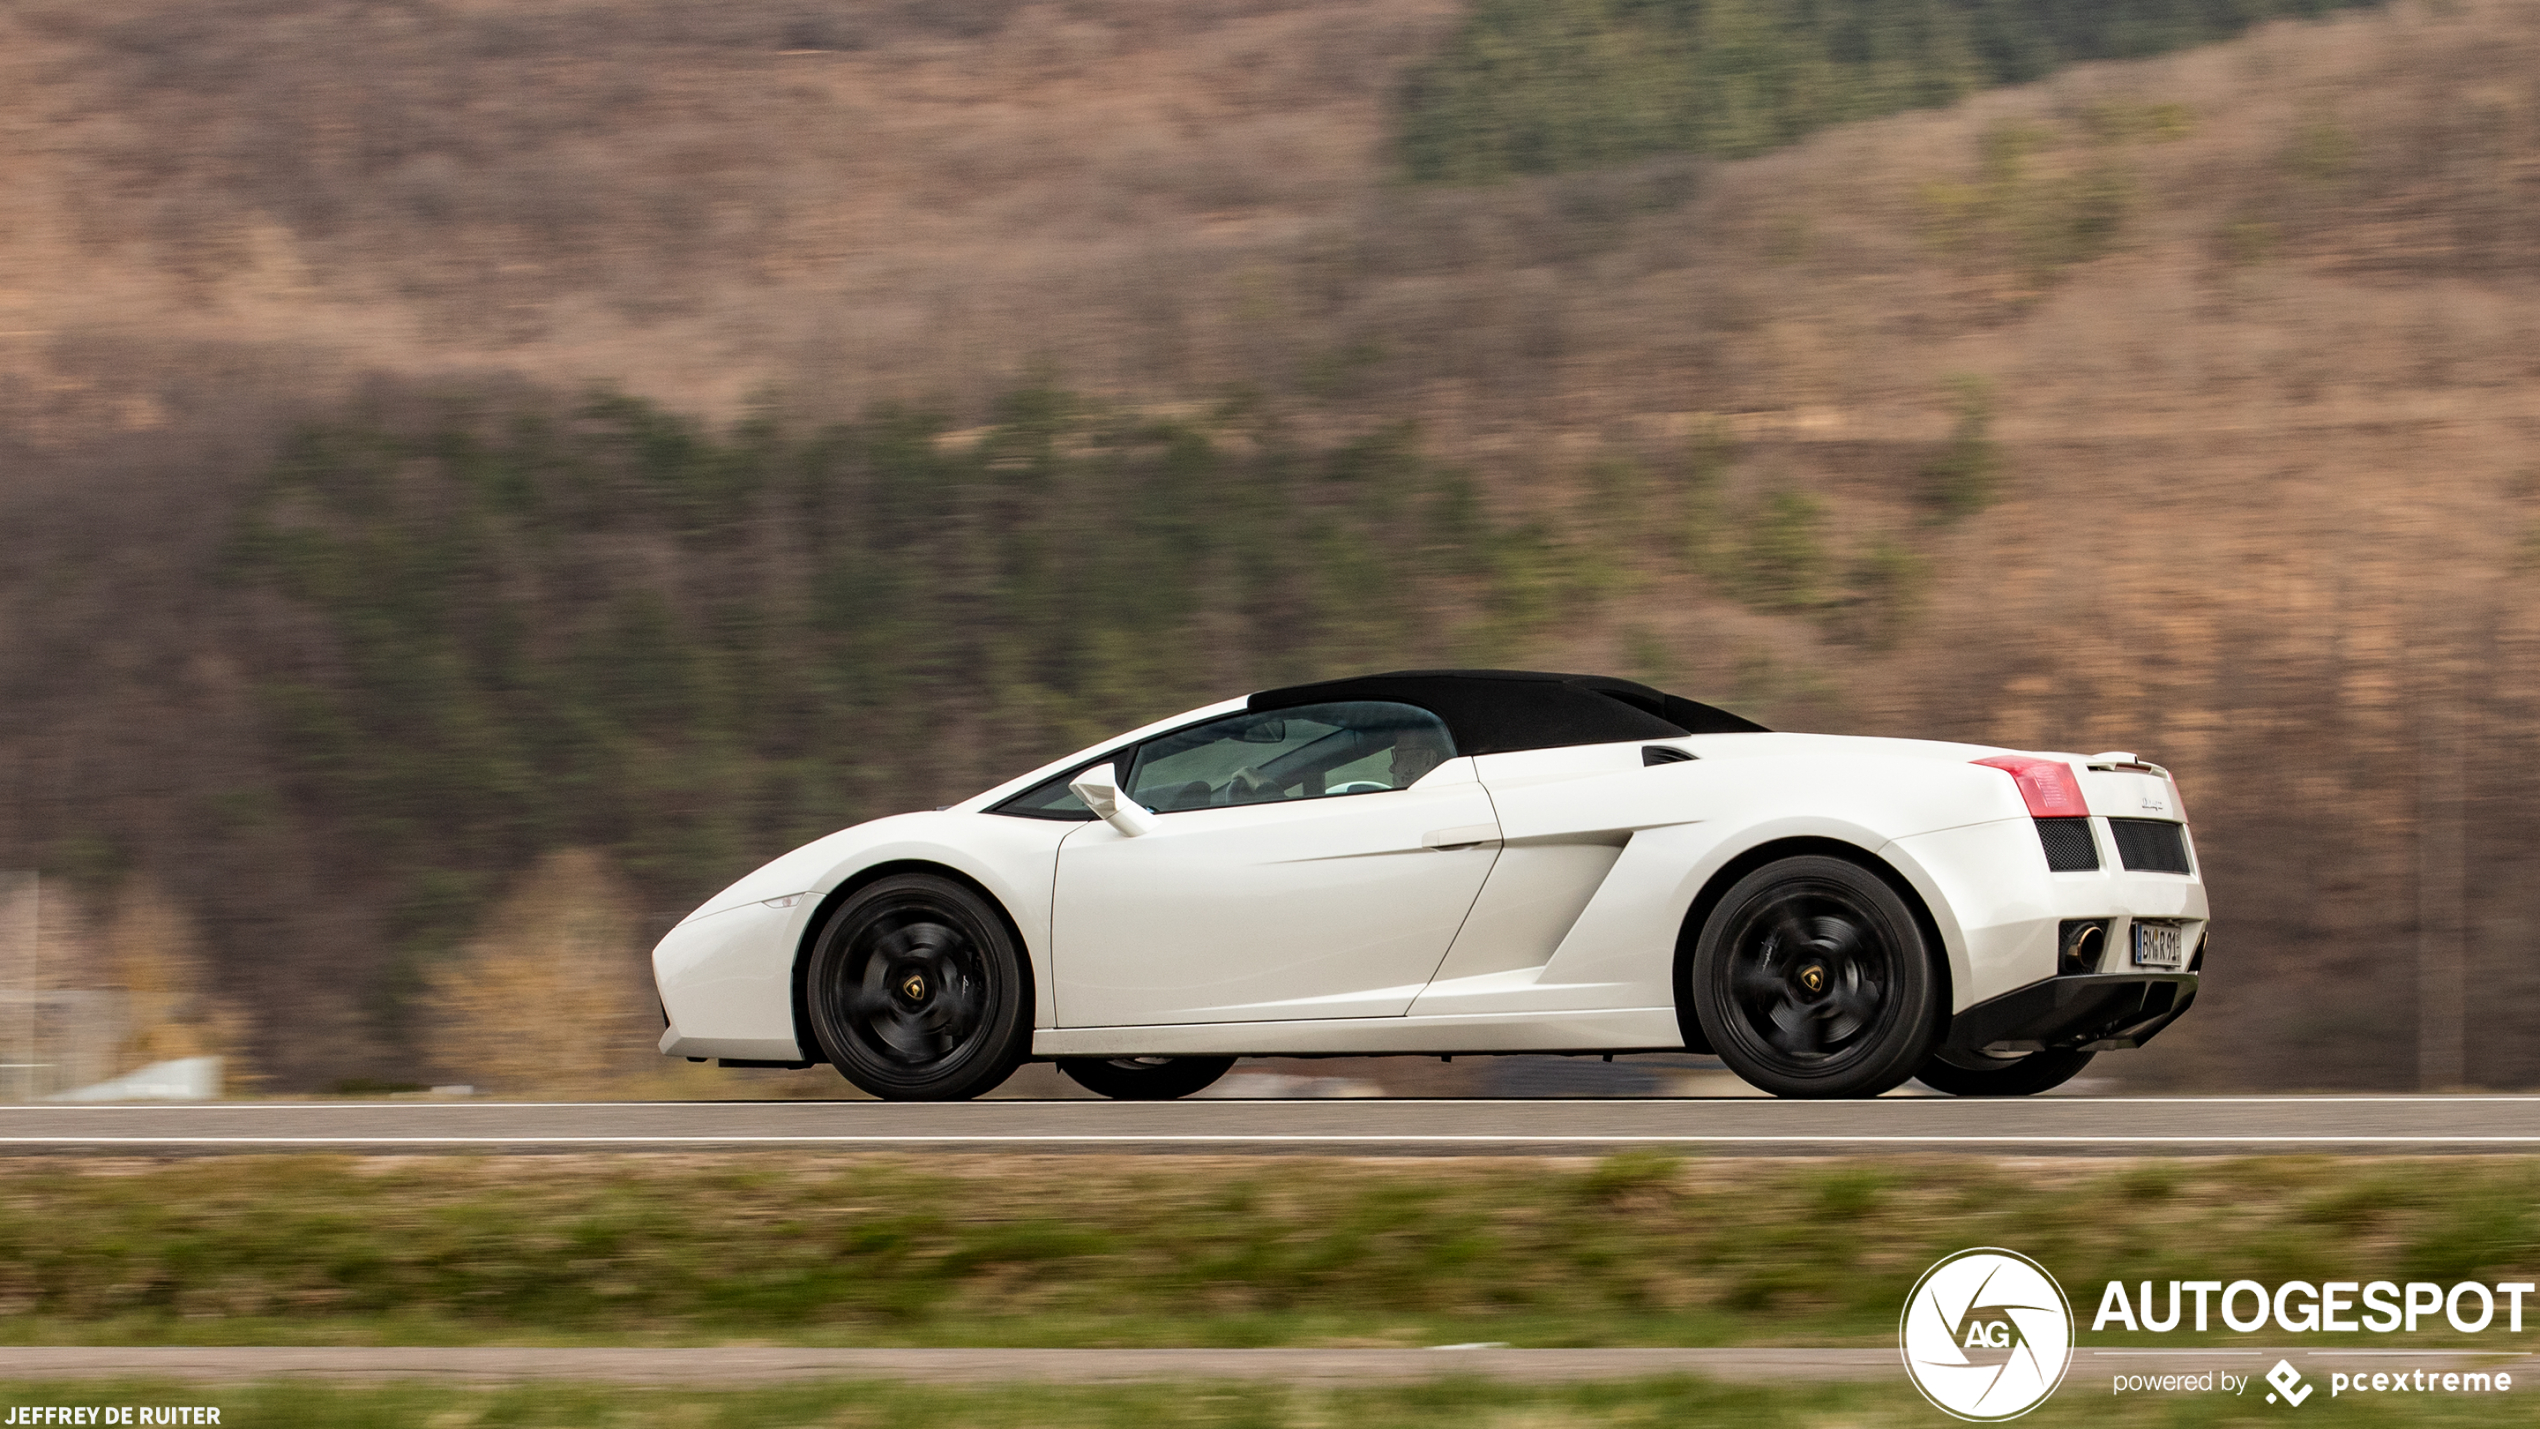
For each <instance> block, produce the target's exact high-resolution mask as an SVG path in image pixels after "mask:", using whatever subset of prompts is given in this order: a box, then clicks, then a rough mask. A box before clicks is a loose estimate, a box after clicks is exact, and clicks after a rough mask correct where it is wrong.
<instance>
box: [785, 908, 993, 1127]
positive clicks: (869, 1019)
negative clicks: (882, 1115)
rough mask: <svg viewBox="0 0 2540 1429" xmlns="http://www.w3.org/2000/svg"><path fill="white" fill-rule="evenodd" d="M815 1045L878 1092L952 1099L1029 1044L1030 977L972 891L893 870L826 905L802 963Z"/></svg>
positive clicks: (978, 1086)
mask: <svg viewBox="0 0 2540 1429" xmlns="http://www.w3.org/2000/svg"><path fill="white" fill-rule="evenodd" d="M804 979H805V985H804V989H803V991H804V1003H805V1006H806V1007H807V1009H808V1010H809V1012H810V1014H811V1027H812V1033H813V1035H814V1036H816V1037H817V1038H818V1039H819V1041H820V1050H821V1052H822V1054H823V1055H825V1056H827V1057H828V1059H829V1060H830V1062H831V1063H832V1064H834V1065H835V1066H836V1067H837V1069H838V1071H839V1073H840V1074H841V1075H843V1076H844V1077H845V1078H846V1079H847V1080H848V1081H850V1082H853V1083H855V1084H856V1085H857V1086H859V1087H862V1088H863V1089H864V1090H866V1091H868V1092H871V1093H872V1094H873V1095H875V1096H877V1097H881V1098H883V1099H885V1100H887V1101H962V1100H966V1099H968V1098H971V1097H975V1096H978V1095H979V1094H980V1093H982V1092H986V1091H990V1090H993V1089H994V1088H995V1087H996V1086H997V1085H998V1084H999V1083H1001V1082H1003V1081H1004V1080H1005V1079H1006V1078H1007V1077H1009V1076H1011V1075H1013V1072H1014V1068H1015V1066H1016V1065H1017V1064H1018V1063H1020V1062H1021V1061H1022V1060H1023V1057H1024V1055H1025V1054H1026V1053H1027V1052H1029V1051H1030V1049H1031V1037H1032V1019H1031V1006H1032V982H1031V972H1030V969H1029V968H1028V967H1027V966H1026V964H1025V963H1024V961H1023V957H1022V950H1021V949H1020V948H1019V947H1018V946H1017V944H1016V942H1015V939H1014V935H1013V934H1012V933H1011V932H1010V931H1008V929H1007V928H1006V924H1005V920H1004V919H1003V918H1002V917H1001V916H999V915H998V913H997V910H996V909H995V908H994V907H993V906H991V905H990V904H989V903H988V901H987V900H986V899H985V898H982V897H981V896H980V895H979V894H978V893H977V892H975V891H973V890H972V889H970V888H968V887H965V886H964V885H962V884H960V883H956V882H954V881H953V880H951V879H949V878H940V877H936V876H933V875H929V874H922V873H904V874H894V875H892V876H890V877H888V878H883V879H880V880H877V881H876V882H874V883H872V884H870V885H868V886H866V887H864V888H861V889H858V890H857V891H856V892H855V893H854V894H853V895H852V896H851V897H849V898H848V899H847V900H846V901H845V902H843V903H841V904H839V905H838V907H837V909H836V910H835V911H834V912H832V913H831V914H830V915H829V920H828V922H826V923H825V924H823V925H822V927H821V930H820V937H819V940H818V941H817V942H815V943H814V944H813V945H812V953H811V959H810V963H809V965H808V967H807V968H806V969H805V973H804Z"/></svg>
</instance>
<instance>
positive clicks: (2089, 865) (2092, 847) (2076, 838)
mask: <svg viewBox="0 0 2540 1429" xmlns="http://www.w3.org/2000/svg"><path fill="white" fill-rule="evenodd" d="M2036 823H2037V841H2038V842H2039V843H2041V844H2044V845H2046V866H2047V867H2048V868H2051V869H2053V870H2055V871H2056V872H2057V873H2088V872H2089V871H2090V870H2092V869H2094V868H2097V867H2098V866H2099V841H2098V840H2097V839H2094V838H2092V837H2091V836H2090V820H2088V819H2039V820H2037V821H2036Z"/></svg>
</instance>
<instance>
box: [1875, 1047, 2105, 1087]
mask: <svg viewBox="0 0 2540 1429" xmlns="http://www.w3.org/2000/svg"><path fill="white" fill-rule="evenodd" d="M2096 1055H2098V1054H2096V1053H2093V1052H2071V1051H2066V1050H2064V1049H2062V1048H2057V1047H2049V1048H2047V1049H2046V1050H2044V1051H2042V1052H2031V1053H2028V1054H2027V1055H2026V1056H2020V1057H1988V1056H1986V1055H1984V1054H1983V1053H1981V1052H1976V1053H1970V1054H1965V1055H1961V1054H1958V1053H1951V1052H1935V1053H1933V1054H1932V1058H1931V1060H1930V1061H1928V1062H1925V1063H1923V1069H1922V1070H1921V1071H1919V1072H1916V1073H1915V1074H1914V1080H1916V1081H1918V1082H1921V1083H1922V1084H1923V1085H1924V1086H1927V1087H1929V1088H1931V1089H1932V1090H1933V1091H1936V1092H1947V1093H1948V1094H1949V1095H1951V1096H1953V1097H2032V1096H2035V1095H2037V1094H2038V1093H2039V1092H2042V1091H2048V1090H2051V1089H2053V1088H2055V1087H2060V1086H2062V1085H2063V1084H2064V1083H2066V1082H2069V1081H2071V1080H2072V1079H2073V1078H2074V1077H2075V1076H2077V1075H2078V1074H2079V1073H2080V1072H2081V1069H2082V1068H2084V1067H2087V1066H2089V1065H2090V1059H2091V1058H2092V1057H2094V1056H2096Z"/></svg>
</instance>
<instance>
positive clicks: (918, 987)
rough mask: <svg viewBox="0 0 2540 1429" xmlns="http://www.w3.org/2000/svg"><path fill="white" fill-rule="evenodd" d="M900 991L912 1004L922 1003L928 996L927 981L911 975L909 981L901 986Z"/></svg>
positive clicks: (913, 974)
mask: <svg viewBox="0 0 2540 1429" xmlns="http://www.w3.org/2000/svg"><path fill="white" fill-rule="evenodd" d="M900 991H901V992H902V993H905V994H906V995H907V997H908V1000H909V1001H911V1002H917V1001H921V1000H923V999H924V998H925V996H926V979H924V978H922V977H919V976H918V975H917V974H915V973H911V974H909V977H908V981H906V982H904V983H901V984H900Z"/></svg>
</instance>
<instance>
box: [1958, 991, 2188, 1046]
mask: <svg viewBox="0 0 2540 1429" xmlns="http://www.w3.org/2000/svg"><path fill="white" fill-rule="evenodd" d="M2196 985H2197V974H2195V973H2192V972H2183V973H2152V972H2130V973H2086V974H2077V975H2074V976H2069V977H2051V978H2048V979H2046V980H2045V981H2043V982H2033V983H2030V984H2029V985H2028V986H2026V987H2023V988H2017V989H2014V990H2012V991H2010V992H2006V993H2004V994H2002V995H2001V996H2000V997H1996V998H1991V999H1988V1000H1986V1001H1984V1002H1979V1003H1977V1004H1976V1005H1975V1006H1973V1007H1970V1008H1968V1009H1967V1010H1966V1011H1964V1012H1961V1013H1959V1014H1958V1015H1957V1016H1956V1017H1954V1018H1952V1019H1950V1022H1949V1046H1950V1049H1951V1050H1953V1051H1957V1052H1968V1053H1973V1052H1981V1051H1985V1050H1988V1049H1990V1050H1992V1051H1996V1052H2035V1051H2039V1050H2042V1049H2045V1048H2049V1047H2060V1048H2068V1049H2072V1050H2075V1051H2083V1052H2108V1051H2115V1050H2118V1049H2120V1048H2126V1047H2140V1046H2142V1045H2143V1044H2144V1043H2146V1042H2149V1041H2151V1040H2152V1038H2153V1035H2154V1034H2156V1033H2158V1032H2159V1031H2160V1030H2161V1029H2162V1028H2164V1027H2167V1026H2169V1025H2170V1024H2171V1023H2173V1022H2176V1021H2177V1020H2178V1019H2179V1017H2180V1015H2181V1014H2183V1013H2185V1012H2186V1011H2187V1009H2188V1007H2189V1005H2190V1004H2192V1003H2194V1002H2195V1001H2196Z"/></svg>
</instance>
